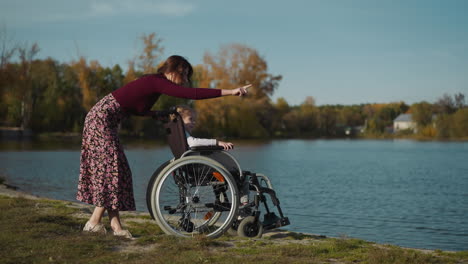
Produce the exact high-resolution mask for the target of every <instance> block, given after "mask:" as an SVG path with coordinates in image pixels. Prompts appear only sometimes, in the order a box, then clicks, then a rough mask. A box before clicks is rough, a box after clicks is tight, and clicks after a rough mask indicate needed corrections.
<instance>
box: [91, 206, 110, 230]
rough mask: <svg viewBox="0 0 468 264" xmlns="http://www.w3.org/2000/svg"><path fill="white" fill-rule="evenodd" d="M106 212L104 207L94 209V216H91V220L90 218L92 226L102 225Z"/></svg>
mask: <svg viewBox="0 0 468 264" xmlns="http://www.w3.org/2000/svg"><path fill="white" fill-rule="evenodd" d="M105 211H106V209H105V208H104V207H98V206H96V208H94V212H93V214H92V215H91V218H89V221H88V222H89V223H90V225H92V226H95V225H97V224H100V223H101V220H102V216H103V215H104V212H105Z"/></svg>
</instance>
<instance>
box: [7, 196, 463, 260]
mask: <svg viewBox="0 0 468 264" xmlns="http://www.w3.org/2000/svg"><path fill="white" fill-rule="evenodd" d="M0 211H1V214H0V228H1V232H0V248H1V249H2V250H0V263H369V264H373V263H375V264H377V263H379V264H386V263H402V264H404V263H411V264H414V263H416V264H417V263H429V264H431V263H468V252H467V251H462V252H444V251H440V250H436V251H431V252H423V251H419V250H411V249H403V248H399V247H395V246H385V245H378V244H374V243H370V242H366V241H363V240H359V239H351V238H345V237H344V238H324V237H316V236H311V235H304V234H298V233H292V232H290V233H285V234H283V235H282V236H281V237H274V236H272V237H270V238H265V239H259V240H252V239H246V238H238V237H231V236H228V235H225V236H222V237H221V238H218V239H208V238H205V237H195V238H193V239H183V238H177V237H174V236H168V235H165V234H163V232H162V231H161V229H160V228H159V227H158V226H157V225H156V224H154V222H152V221H149V219H148V217H147V216H146V215H143V216H134V217H132V216H129V215H126V216H125V217H123V219H124V221H125V225H126V226H127V227H128V228H129V229H130V231H131V232H132V234H133V235H134V236H135V237H136V238H137V239H136V240H127V239H122V238H115V237H113V236H111V235H94V234H84V233H82V231H81V229H82V228H83V224H84V223H85V222H86V219H83V218H79V217H78V216H77V215H79V214H77V213H79V212H80V209H77V208H75V207H70V203H67V202H61V201H50V200H28V199H24V198H10V197H6V196H0Z"/></svg>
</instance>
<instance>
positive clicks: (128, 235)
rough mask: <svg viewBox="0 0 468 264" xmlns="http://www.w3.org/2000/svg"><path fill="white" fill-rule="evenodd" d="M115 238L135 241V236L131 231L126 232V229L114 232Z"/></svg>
mask: <svg viewBox="0 0 468 264" xmlns="http://www.w3.org/2000/svg"><path fill="white" fill-rule="evenodd" d="M114 236H119V237H125V238H128V239H133V236H132V234H131V233H130V231H128V230H126V229H122V230H120V231H114Z"/></svg>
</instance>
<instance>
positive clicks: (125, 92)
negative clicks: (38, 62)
mask: <svg viewBox="0 0 468 264" xmlns="http://www.w3.org/2000/svg"><path fill="white" fill-rule="evenodd" d="M192 74H193V69H192V66H191V65H190V63H189V62H188V61H187V60H186V59H185V58H183V57H181V56H171V57H169V58H168V59H167V60H166V61H165V62H164V64H163V65H162V66H161V67H160V68H159V69H158V71H157V73H156V74H149V75H144V76H142V77H141V78H139V79H137V80H135V81H132V82H130V83H128V84H127V85H125V86H123V87H121V88H119V89H117V90H115V91H114V92H112V93H110V94H108V95H107V96H105V97H104V98H102V99H101V100H100V101H99V102H98V103H97V104H96V105H95V106H93V108H91V110H90V111H89V113H88V114H87V116H86V119H85V124H84V129H83V141H82V147H81V160H80V161H81V162H80V178H79V183H78V194H77V200H79V201H82V202H85V203H88V204H92V205H95V206H96V208H95V209H94V212H93V214H92V215H91V217H90V219H89V221H88V222H87V223H86V225H85V227H84V228H83V230H84V231H88V232H100V233H106V229H105V227H104V225H103V224H102V223H101V220H102V216H103V215H104V212H105V211H106V210H107V212H108V215H109V219H110V225H111V228H112V230H113V234H114V235H116V236H123V237H127V238H131V237H132V236H131V234H130V232H129V231H128V230H124V229H122V225H121V222H120V217H119V211H134V210H135V200H134V198H133V185H132V174H131V171H130V167H129V165H128V161H127V158H126V157H125V154H124V152H123V147H122V145H121V144H120V141H119V138H118V126H119V124H120V122H121V121H122V119H123V118H125V117H126V116H128V115H151V114H152V113H153V112H152V111H150V109H151V107H152V106H153V105H154V103H155V102H156V101H157V100H158V98H159V96H160V95H161V94H166V95H169V96H174V97H180V98H188V99H194V100H199V99H207V98H215V97H219V96H227V95H237V96H243V95H245V94H247V90H246V88H248V87H249V86H250V85H247V86H243V87H240V88H236V89H232V90H224V89H209V88H188V87H185V86H186V85H190V84H191V77H192Z"/></svg>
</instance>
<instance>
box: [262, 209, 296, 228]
mask: <svg viewBox="0 0 468 264" xmlns="http://www.w3.org/2000/svg"><path fill="white" fill-rule="evenodd" d="M289 224H290V222H289V218H287V217H281V218H280V217H278V216H277V215H276V214H275V213H273V212H270V213H267V214H265V216H264V217H263V228H264V229H266V230H268V229H273V228H278V227H281V226H286V225H289Z"/></svg>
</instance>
